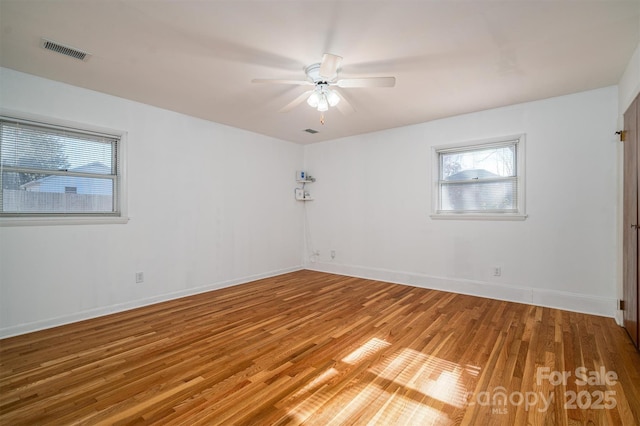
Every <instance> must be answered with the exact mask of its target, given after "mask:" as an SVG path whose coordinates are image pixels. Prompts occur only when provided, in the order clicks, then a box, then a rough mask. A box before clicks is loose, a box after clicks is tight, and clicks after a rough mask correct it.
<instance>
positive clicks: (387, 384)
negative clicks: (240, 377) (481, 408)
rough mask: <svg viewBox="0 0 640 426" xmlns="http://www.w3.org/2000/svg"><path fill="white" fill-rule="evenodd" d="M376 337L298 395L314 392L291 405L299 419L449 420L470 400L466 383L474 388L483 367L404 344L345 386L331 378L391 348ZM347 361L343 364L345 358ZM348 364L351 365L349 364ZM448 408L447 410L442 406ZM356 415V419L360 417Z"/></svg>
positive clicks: (320, 421) (313, 421)
mask: <svg viewBox="0 0 640 426" xmlns="http://www.w3.org/2000/svg"><path fill="white" fill-rule="evenodd" d="M390 345H391V344H390V343H389V342H387V341H385V340H382V339H378V338H372V339H370V340H369V341H367V342H366V343H364V344H363V345H362V346H360V347H359V348H357V349H356V350H354V351H353V352H351V353H350V354H349V355H347V356H346V357H344V358H343V359H342V360H341V362H338V363H337V364H336V366H335V367H333V368H330V369H328V370H326V371H324V372H323V373H322V374H320V375H318V376H317V377H316V378H314V379H313V381H311V382H310V383H308V384H307V385H306V386H305V387H304V388H302V389H301V390H300V391H299V392H297V393H296V395H295V396H297V397H302V396H303V394H304V393H308V392H313V394H312V395H310V396H309V397H307V398H305V399H304V400H303V401H301V402H299V403H298V404H297V405H296V406H295V407H293V408H292V409H290V410H289V415H291V416H294V417H295V418H296V420H297V421H300V422H303V421H305V420H307V421H309V424H322V425H327V424H332V425H333V424H336V425H338V424H347V423H350V422H353V421H358V422H359V423H364V422H368V424H371V425H375V424H419V425H450V424H453V423H454V421H453V419H452V418H451V417H450V416H449V415H450V414H455V412H456V411H457V410H461V409H464V408H465V407H466V406H467V395H468V390H467V389H473V388H474V386H475V382H476V380H477V376H478V375H479V372H480V368H479V367H476V366H471V365H464V366H461V365H458V364H456V363H454V362H450V361H447V360H444V359H441V358H438V357H436V356H432V355H427V354H423V353H421V352H418V351H416V350H413V349H409V348H403V349H401V350H400V351H397V352H395V353H393V354H391V356H389V357H386V358H383V360H382V361H381V362H379V363H376V364H373V365H372V366H371V367H370V368H368V369H367V370H366V374H365V373H359V375H358V376H356V377H354V378H353V380H352V381H351V382H350V383H348V384H347V385H346V387H345V386H341V387H339V388H334V387H333V386H331V385H329V384H327V383H328V382H329V381H330V380H331V379H333V378H334V377H336V376H339V375H340V374H344V373H341V370H343V369H344V370H352V368H353V367H351V366H355V365H358V364H360V363H362V362H363V361H365V360H367V359H368V358H371V357H372V356H373V355H374V354H376V353H378V352H380V351H382V350H384V349H386V348H388V347H389V346H390ZM341 363H342V368H341V365H340V364H341ZM345 364H347V365H349V367H347V366H346V365H345ZM444 409H446V412H445V411H443V410H444ZM356 419H357V420H356Z"/></svg>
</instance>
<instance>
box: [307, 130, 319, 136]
mask: <svg viewBox="0 0 640 426" xmlns="http://www.w3.org/2000/svg"><path fill="white" fill-rule="evenodd" d="M304 131H305V132H307V133H311V134H312V135H315V134H316V133H318V131H317V130H314V129H304Z"/></svg>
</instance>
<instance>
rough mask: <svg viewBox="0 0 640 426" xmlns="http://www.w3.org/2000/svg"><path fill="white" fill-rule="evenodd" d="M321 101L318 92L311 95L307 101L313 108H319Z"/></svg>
mask: <svg viewBox="0 0 640 426" xmlns="http://www.w3.org/2000/svg"><path fill="white" fill-rule="evenodd" d="M319 101H320V96H319V95H318V92H315V91H314V92H313V93H312V94H311V96H309V98H308V99H307V104H309V106H310V107H312V108H317V107H318V102H319Z"/></svg>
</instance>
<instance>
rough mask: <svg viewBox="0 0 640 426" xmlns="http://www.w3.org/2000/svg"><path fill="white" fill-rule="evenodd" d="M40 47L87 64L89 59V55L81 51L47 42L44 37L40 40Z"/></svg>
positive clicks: (50, 41)
mask: <svg viewBox="0 0 640 426" xmlns="http://www.w3.org/2000/svg"><path fill="white" fill-rule="evenodd" d="M40 47H42V48H44V49H47V50H51V51H53V52H57V53H60V54H62V55H67V56H71V57H72V58H76V59H80V60H81V61H85V62H87V61H88V60H89V58H90V57H91V54H90V53H87V52H83V51H82V50H80V49H76V48H75V47H71V46H65V45H64V44H60V43H58V42H55V41H52V40H48V39H46V38H44V37H43V38H42V40H40Z"/></svg>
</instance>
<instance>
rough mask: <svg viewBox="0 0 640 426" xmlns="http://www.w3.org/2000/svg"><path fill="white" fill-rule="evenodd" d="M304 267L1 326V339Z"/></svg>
mask: <svg viewBox="0 0 640 426" xmlns="http://www.w3.org/2000/svg"><path fill="white" fill-rule="evenodd" d="M301 269H303V267H302V265H300V266H294V267H291V268H285V269H279V270H275V271H269V272H265V273H262V274H256V275H250V276H246V277H241V278H235V279H232V280H227V281H220V282H217V283H213V284H209V285H206V286H201V287H195V288H189V289H184V290H180V291H176V292H173V293H168V294H162V295H159V296H154V297H150V298H146V299H140V300H134V301H131V302H126V303H119V304H115V305H110V306H104V307H100V308H95V309H89V310H86V311H82V312H76V313H73V314H69V315H63V316H60V317H56V318H50V319H46V320H41V321H34V322H29V323H26V324H19V325H14V326H10V327H3V328H0V339H4V338H6V337H12V336H17V335H20V334H25V333H31V332H33V331H39V330H45V329H47V328H53V327H57V326H60V325H65V324H70V323H74V322H78V321H83V320H87V319H91V318H97V317H101V316H105V315H109V314H113V313H116V312H124V311H128V310H130V309H135V308H140V307H142V306H148V305H153V304H154V303H160V302H166V301H168V300H173V299H179V298H181V297H186V296H192V295H194V294H200V293H206V292H207V291H212V290H218V289H221V288H225V287H231V286H234V285H238V284H244V283H248V282H250V281H256V280H260V279H263V278H269V277H274V276H277V275H282V274H286V273H289V272H295V271H299V270H301Z"/></svg>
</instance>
